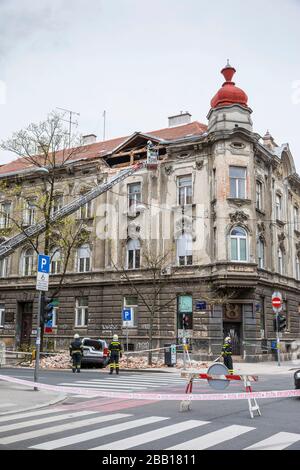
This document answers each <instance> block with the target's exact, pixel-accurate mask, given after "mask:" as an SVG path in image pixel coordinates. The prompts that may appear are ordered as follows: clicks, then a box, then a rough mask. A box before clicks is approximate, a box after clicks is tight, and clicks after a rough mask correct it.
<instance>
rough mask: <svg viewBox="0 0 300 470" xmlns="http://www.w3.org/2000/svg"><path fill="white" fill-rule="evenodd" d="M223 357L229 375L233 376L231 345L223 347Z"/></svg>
mask: <svg viewBox="0 0 300 470" xmlns="http://www.w3.org/2000/svg"><path fill="white" fill-rule="evenodd" d="M222 356H223V357H224V364H225V366H226V367H227V369H228V371H229V374H233V362H232V348H231V345H230V344H227V343H225V344H224V345H223V349H222Z"/></svg>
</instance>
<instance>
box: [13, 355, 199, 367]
mask: <svg viewBox="0 0 300 470" xmlns="http://www.w3.org/2000/svg"><path fill="white" fill-rule="evenodd" d="M19 365H20V366H22V367H30V368H34V367H35V361H24V362H22V363H20V364H19ZM183 366H184V362H183V360H182V359H177V363H176V368H177V369H182V368H183ZM71 367H72V366H71V358H70V355H69V353H68V352H60V353H58V354H56V355H49V356H44V357H41V359H40V368H41V369H70V368H71ZM207 367H208V364H206V363H203V362H199V361H190V362H189V361H188V360H187V361H186V368H187V369H189V368H192V369H203V368H207ZM120 369H168V366H166V365H165V363H164V360H163V359H161V358H157V357H154V358H153V359H152V365H151V366H149V365H148V357H147V356H138V355H132V356H126V354H123V357H122V358H121V359H120Z"/></svg>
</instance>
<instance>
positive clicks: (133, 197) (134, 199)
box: [127, 183, 142, 211]
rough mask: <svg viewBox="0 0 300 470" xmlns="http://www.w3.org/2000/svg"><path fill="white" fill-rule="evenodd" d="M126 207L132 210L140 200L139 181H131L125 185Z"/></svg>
mask: <svg viewBox="0 0 300 470" xmlns="http://www.w3.org/2000/svg"><path fill="white" fill-rule="evenodd" d="M127 195H128V208H129V209H130V210H132V211H134V210H135V209H136V206H137V205H138V204H140V203H141V202H142V193H141V183H132V184H129V185H128V186H127Z"/></svg>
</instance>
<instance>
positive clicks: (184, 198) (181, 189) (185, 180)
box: [177, 175, 193, 206]
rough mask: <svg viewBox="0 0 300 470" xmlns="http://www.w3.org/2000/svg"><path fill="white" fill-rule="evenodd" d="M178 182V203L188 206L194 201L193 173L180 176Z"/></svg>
mask: <svg viewBox="0 0 300 470" xmlns="http://www.w3.org/2000/svg"><path fill="white" fill-rule="evenodd" d="M177 184H178V204H179V205H180V206H186V205H188V204H192V203H193V185H192V175H187V176H180V177H179V178H178V180H177Z"/></svg>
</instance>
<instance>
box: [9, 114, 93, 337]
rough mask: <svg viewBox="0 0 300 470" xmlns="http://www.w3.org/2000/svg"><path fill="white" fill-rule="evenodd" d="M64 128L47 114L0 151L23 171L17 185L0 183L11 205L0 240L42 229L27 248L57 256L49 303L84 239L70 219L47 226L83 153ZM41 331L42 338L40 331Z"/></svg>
mask: <svg viewBox="0 0 300 470" xmlns="http://www.w3.org/2000/svg"><path fill="white" fill-rule="evenodd" d="M63 122H64V121H63V120H62V117H61V115H60V114H58V113H56V112H52V113H50V114H49V115H48V117H47V119H46V120H45V121H43V122H40V123H38V124H30V125H29V126H28V127H27V128H26V129H24V130H21V131H19V132H16V133H14V134H13V136H12V138H11V139H8V140H7V141H3V142H2V143H1V145H0V148H1V149H3V150H6V151H9V152H12V153H14V154H15V155H17V156H18V157H19V161H21V162H22V168H23V170H25V171H23V174H22V173H20V175H19V176H18V179H17V180H16V179H9V178H6V179H4V180H2V181H1V184H0V191H1V193H2V196H3V195H4V197H5V198H6V199H8V198H10V199H11V198H13V199H14V212H13V214H9V216H8V214H7V213H5V211H4V213H3V211H1V212H0V217H9V224H8V227H7V228H5V230H2V235H3V236H5V235H6V236H7V235H8V234H12V232H17V231H21V232H23V233H25V232H24V230H25V228H26V227H28V225H33V224H36V223H39V222H40V221H44V222H45V223H46V230H45V232H44V234H43V235H40V236H38V237H35V238H30V237H28V244H29V245H30V246H31V247H32V248H33V249H34V250H35V251H36V252H37V253H40V252H42V253H43V254H45V255H51V260H52V259H53V257H54V256H55V254H57V253H58V252H59V253H60V255H61V261H60V266H59V267H60V269H59V272H58V273H57V274H58V275H59V277H58V284H57V287H56V288H55V289H54V291H53V292H52V295H51V298H52V299H53V298H55V297H56V296H57V295H58V294H59V292H60V290H61V288H62V286H63V284H64V279H65V275H66V272H67V269H68V265H69V262H70V259H71V254H72V250H73V248H74V247H75V246H76V245H79V244H81V243H84V242H86V241H87V239H88V234H87V233H86V232H85V231H84V230H83V226H82V222H80V223H79V222H78V220H76V217H75V216H74V215H73V216H69V217H67V218H65V219H61V220H59V221H58V222H55V223H53V222H52V221H51V217H52V216H53V214H54V213H55V212H56V210H59V208H60V205H61V201H60V200H59V198H62V195H63V193H64V185H63V181H64V178H65V170H66V167H67V166H68V164H69V163H70V162H71V161H72V160H74V159H75V158H76V156H77V155H79V154H80V155H81V154H82V153H83V152H84V150H85V149H84V148H82V147H81V146H80V140H79V137H76V136H73V137H72V140H70V134H69V132H68V131H67V130H66V128H65V125H64V124H63ZM70 142H72V144H71V145H72V147H71V148H70ZM33 176H38V178H37V179H36V181H37V182H36V184H34V185H32V183H29V182H28V179H29V178H30V177H31V178H32V177H33ZM0 232H1V230H0ZM54 247H55V249H54V251H52V248H54ZM41 327H42V328H41V331H42V332H43V325H41ZM42 334H43V333H42Z"/></svg>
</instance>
